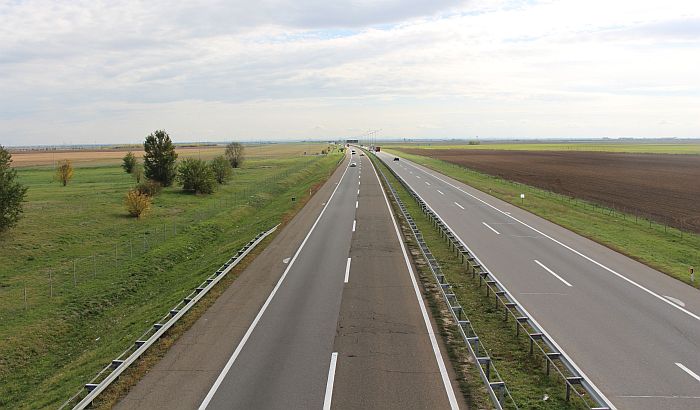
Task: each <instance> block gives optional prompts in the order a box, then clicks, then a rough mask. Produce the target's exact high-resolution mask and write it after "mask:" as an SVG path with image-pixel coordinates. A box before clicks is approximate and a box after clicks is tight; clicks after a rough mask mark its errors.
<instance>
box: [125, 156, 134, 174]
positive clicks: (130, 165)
mask: <svg viewBox="0 0 700 410" xmlns="http://www.w3.org/2000/svg"><path fill="white" fill-rule="evenodd" d="M134 167H136V155H134V153H133V152H131V151H129V152H127V153H126V155H124V158H122V168H124V171H126V173H127V174H131V173H132V172H133V171H134Z"/></svg>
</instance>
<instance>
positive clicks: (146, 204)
mask: <svg viewBox="0 0 700 410" xmlns="http://www.w3.org/2000/svg"><path fill="white" fill-rule="evenodd" d="M124 203H125V205H126V210H127V212H129V215H131V216H135V217H137V218H140V217H141V216H143V215H144V214H145V213H146V212H147V211H148V210H149V209H150V208H151V197H150V196H149V195H145V194H142V193H141V192H139V191H138V190H136V189H132V190H130V191H129V192H127V194H126V200H125V201H124Z"/></svg>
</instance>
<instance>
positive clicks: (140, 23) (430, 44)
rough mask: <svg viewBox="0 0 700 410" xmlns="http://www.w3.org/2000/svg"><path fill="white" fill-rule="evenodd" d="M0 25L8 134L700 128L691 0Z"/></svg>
mask: <svg viewBox="0 0 700 410" xmlns="http://www.w3.org/2000/svg"><path fill="white" fill-rule="evenodd" d="M0 20H1V21H2V23H3V24H1V25H0V89H1V90H2V94H1V95H0V143H1V144H25V143H62V142H73V143H79V142H88V143H89V142H108V141H117V140H130V141H136V140H140V139H141V138H142V137H143V136H144V135H146V134H148V133H149V132H150V131H152V130H153V129H156V128H166V129H168V130H170V131H171V134H172V135H174V136H175V137H176V139H182V140H187V139H226V138H231V137H234V136H241V137H243V138H306V137H324V136H327V135H343V134H346V133H348V130H349V129H367V128H382V130H383V134H384V135H389V136H397V137H415V136H449V137H455V136H468V135H475V134H476V135H480V136H514V137H518V136H545V137H546V136H616V135H623V136H629V135H633V136H668V135H676V136H697V135H698V134H697V130H698V128H699V127H698V126H699V125H700V119H698V118H699V117H700V116H698V115H697V113H696V111H697V110H696V108H695V107H697V103H698V97H699V96H700V80H699V79H698V77H697V75H696V73H697V72H698V69H699V68H700V53H699V52H698V51H700V30H699V29H698V24H699V22H700V7H699V6H697V5H696V2H694V1H683V0H674V1H669V2H664V3H663V4H661V3H659V2H655V1H630V0H616V1H615V2H610V1H603V0H590V1H585V2H583V1H579V0H561V1H534V2H533V1H516V0H512V1H496V0H480V1H471V2H466V3H464V2H459V1H448V0H445V1H439V2H425V1H421V0H413V1H409V2H405V1H399V0H384V1H369V0H362V1H354V2H352V1H347V2H328V1H322V0H313V1H306V2H299V1H291V0H289V1H269V0H268V1H261V2H247V1H239V2H226V1H223V0H222V1H219V2H211V1H207V2H189V3H187V4H185V5H182V6H180V5H173V4H171V2H158V1H155V2H148V3H142V2H120V3H114V2H92V1H90V2H72V3H65V2H62V3H57V2H51V1H28V2H20V3H17V2H14V1H8V2H5V3H0ZM318 124H323V125H322V127H319V126H318Z"/></svg>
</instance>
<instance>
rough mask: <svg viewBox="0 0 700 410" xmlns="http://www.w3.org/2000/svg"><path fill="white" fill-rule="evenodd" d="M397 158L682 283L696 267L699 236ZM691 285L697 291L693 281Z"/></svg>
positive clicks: (426, 161)
mask: <svg viewBox="0 0 700 410" xmlns="http://www.w3.org/2000/svg"><path fill="white" fill-rule="evenodd" d="M389 152H391V150H389ZM400 155H401V156H403V157H405V158H406V159H409V160H412V161H414V162H416V163H418V164H422V165H424V166H427V167H428V168H431V169H434V170H436V171H438V172H441V173H443V174H445V175H448V176H450V177H452V178H455V179H457V180H459V181H462V182H464V183H466V184H468V185H470V186H473V187H474V188H476V189H479V190H481V191H483V192H487V193H488V194H490V195H493V196H495V197H497V198H500V199H502V200H504V201H507V202H509V203H511V204H513V205H515V206H518V207H521V208H523V209H525V210H527V211H529V212H532V213H534V214H535V215H539V216H541V217H543V218H545V219H548V220H550V221H552V222H554V223H556V224H559V225H561V226H563V227H565V228H567V229H570V230H571V231H574V232H576V233H578V234H580V235H582V236H585V237H587V238H590V239H592V240H594V241H596V242H599V243H601V244H603V245H605V246H608V247H609V248H611V249H614V250H616V251H618V252H620V253H623V254H625V255H628V256H629V257H631V258H633V259H636V260H638V261H640V262H642V263H644V264H646V265H648V266H651V267H652V268H654V269H657V270H659V271H661V272H664V273H666V274H668V275H670V276H673V277H674V278H676V279H679V280H681V281H683V282H685V283H690V278H689V273H688V268H689V267H690V266H693V267H696V268H697V267H698V266H700V235H697V234H692V233H687V232H681V231H679V230H677V229H674V228H666V227H664V226H662V225H658V224H656V223H647V221H641V222H640V221H639V220H637V219H636V218H635V216H634V215H625V214H623V213H619V212H613V211H612V210H610V209H608V208H602V207H600V206H596V205H594V204H592V203H587V202H585V201H581V200H573V199H572V198H569V197H565V196H561V195H556V194H553V193H551V192H549V191H544V190H541V189H537V188H533V187H529V186H526V185H522V184H516V183H513V182H510V181H507V180H504V179H501V178H498V177H493V176H489V175H486V174H482V173H479V172H476V171H472V170H469V169H466V168H462V167H459V166H456V165H454V164H450V163H447V162H445V161H441V160H438V159H434V158H429V157H425V156H420V155H411V154H406V153H404V152H401V153H400ZM523 192H526V197H527V200H526V201H524V202H521V200H520V199H519V196H520V194H521V193H523ZM693 286H695V287H700V286H698V281H696V282H695V283H694V284H693Z"/></svg>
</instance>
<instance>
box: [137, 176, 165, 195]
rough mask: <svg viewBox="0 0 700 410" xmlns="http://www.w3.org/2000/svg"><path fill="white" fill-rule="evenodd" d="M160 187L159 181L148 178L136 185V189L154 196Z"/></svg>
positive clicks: (161, 187)
mask: <svg viewBox="0 0 700 410" xmlns="http://www.w3.org/2000/svg"><path fill="white" fill-rule="evenodd" d="M161 189H163V186H162V185H161V184H160V182H157V181H153V180H150V179H147V180H146V181H144V182H142V183H140V184H138V185H136V191H138V192H139V193H140V194H143V195H146V196H156V195H158V194H159V193H160V191H161Z"/></svg>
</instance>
